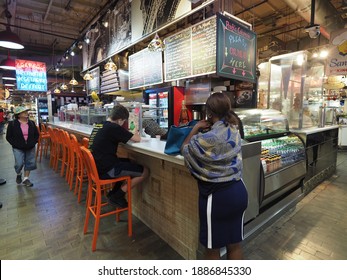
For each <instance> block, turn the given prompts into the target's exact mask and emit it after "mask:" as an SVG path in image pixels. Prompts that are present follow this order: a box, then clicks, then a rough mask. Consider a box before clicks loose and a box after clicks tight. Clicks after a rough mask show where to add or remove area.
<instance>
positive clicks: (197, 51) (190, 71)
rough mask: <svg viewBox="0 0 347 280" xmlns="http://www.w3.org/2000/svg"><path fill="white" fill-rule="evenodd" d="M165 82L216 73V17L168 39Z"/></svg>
mask: <svg viewBox="0 0 347 280" xmlns="http://www.w3.org/2000/svg"><path fill="white" fill-rule="evenodd" d="M164 44H165V46H166V49H165V52H164V58H165V81H166V82H168V81H173V80H178V79H183V78H189V77H193V76H198V75H205V74H210V73H215V72H216V17H212V18H209V19H207V20H205V21H203V22H200V23H198V24H196V25H193V26H191V27H189V28H187V29H184V30H183V31H181V32H179V33H176V34H174V35H172V36H170V37H168V38H165V40H164Z"/></svg>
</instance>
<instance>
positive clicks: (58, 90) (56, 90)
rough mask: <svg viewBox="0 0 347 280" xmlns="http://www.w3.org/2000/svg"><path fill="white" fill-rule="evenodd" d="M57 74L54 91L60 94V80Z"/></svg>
mask: <svg viewBox="0 0 347 280" xmlns="http://www.w3.org/2000/svg"><path fill="white" fill-rule="evenodd" d="M57 76H58V75H57V72H56V73H55V89H54V91H53V92H54V93H60V89H59V87H58V80H57Z"/></svg>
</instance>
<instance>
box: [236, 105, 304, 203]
mask: <svg viewBox="0 0 347 280" xmlns="http://www.w3.org/2000/svg"><path fill="white" fill-rule="evenodd" d="M235 112H236V114H237V115H238V116H239V118H240V119H241V121H242V125H243V130H244V135H245V137H244V138H245V140H246V141H248V142H256V141H260V142H261V156H260V159H261V166H262V168H261V176H260V177H261V182H260V184H259V190H258V191H259V205H260V209H266V208H267V207H269V206H271V205H273V204H274V203H275V202H276V201H278V200H279V199H281V198H283V197H284V196H286V195H287V194H289V193H291V192H293V191H294V190H297V189H298V188H300V186H301V183H302V181H303V179H304V177H305V175H306V155H305V145H304V143H303V141H302V139H301V138H300V137H299V136H297V135H296V134H294V133H291V132H290V131H289V126H288V120H287V118H286V117H285V116H284V115H283V114H281V113H280V112H279V111H277V110H273V109H249V110H235Z"/></svg>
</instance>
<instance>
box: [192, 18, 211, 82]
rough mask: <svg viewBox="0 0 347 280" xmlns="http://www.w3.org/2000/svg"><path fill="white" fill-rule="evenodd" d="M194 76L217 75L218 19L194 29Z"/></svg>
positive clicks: (198, 25)
mask: <svg viewBox="0 0 347 280" xmlns="http://www.w3.org/2000/svg"><path fill="white" fill-rule="evenodd" d="M192 67H193V69H192V72H193V73H192V74H193V76H196V75H205V74H210V73H216V18H215V17H214V18H212V19H209V20H207V21H204V22H202V23H199V24H197V25H195V26H193V27H192Z"/></svg>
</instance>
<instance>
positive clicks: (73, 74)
mask: <svg viewBox="0 0 347 280" xmlns="http://www.w3.org/2000/svg"><path fill="white" fill-rule="evenodd" d="M71 65H72V79H71V80H70V82H69V84H70V85H73V86H77V85H78V82H77V81H76V79H75V71H74V68H73V56H71Z"/></svg>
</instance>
